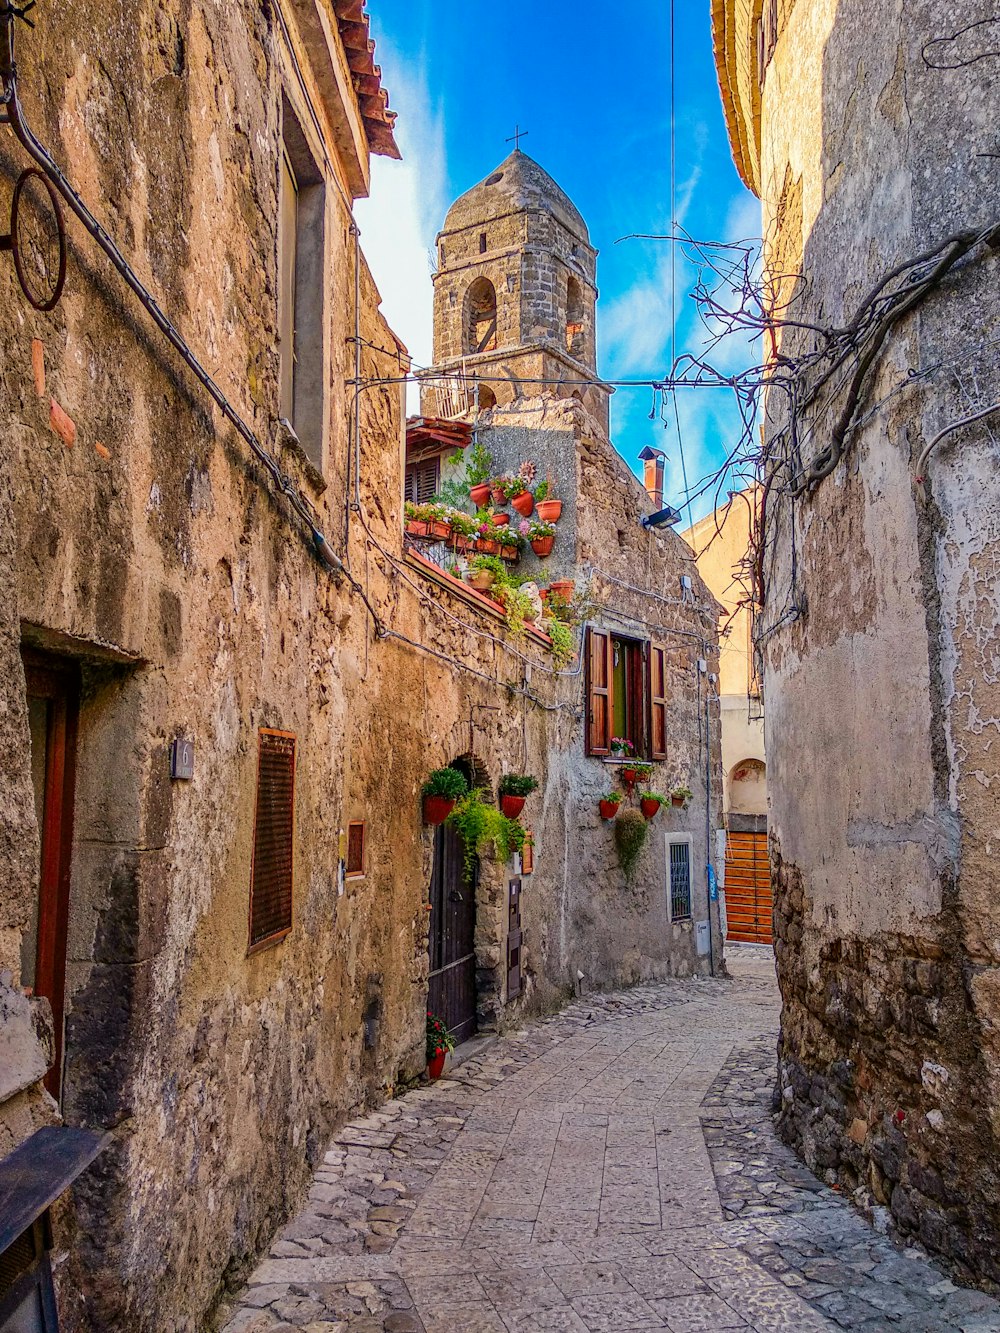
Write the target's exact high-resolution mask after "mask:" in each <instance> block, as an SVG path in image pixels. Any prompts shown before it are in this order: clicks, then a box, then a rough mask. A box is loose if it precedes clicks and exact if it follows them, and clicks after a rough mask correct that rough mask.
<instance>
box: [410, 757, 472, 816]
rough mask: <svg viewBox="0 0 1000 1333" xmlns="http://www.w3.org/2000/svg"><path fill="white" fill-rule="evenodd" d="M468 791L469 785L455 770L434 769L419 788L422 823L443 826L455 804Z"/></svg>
mask: <svg viewBox="0 0 1000 1333" xmlns="http://www.w3.org/2000/svg"><path fill="white" fill-rule="evenodd" d="M468 790H469V784H468V782H466V780H465V776H464V775H463V774H462V773H460V772H459V771H458V769H457V768H436V769H434V771H433V772H432V773H429V774H428V775H427V781H426V782H425V783H424V785H423V786H422V787H421V788H420V794H421V796H422V797H423V798H424V823H425V824H443V823H444V821H445V820H446V819H447V818H448V816H449V815H450V814H451V812H452V810H454V808H455V802H456V801H457V800H458V799H459V798H460V797H462V796H464V795H465V794H466V792H467V791H468Z"/></svg>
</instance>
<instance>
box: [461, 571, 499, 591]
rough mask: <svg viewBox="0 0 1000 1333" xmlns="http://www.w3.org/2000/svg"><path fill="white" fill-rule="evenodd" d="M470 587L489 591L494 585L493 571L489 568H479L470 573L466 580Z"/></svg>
mask: <svg viewBox="0 0 1000 1333" xmlns="http://www.w3.org/2000/svg"><path fill="white" fill-rule="evenodd" d="M466 582H467V583H468V585H469V587H470V588H475V590H476V592H489V590H490V589H491V588H492V587H493V573H492V571H491V570H489V569H477V570H476V571H475V573H474V574H470V575H469V577H468V579H467V580H466Z"/></svg>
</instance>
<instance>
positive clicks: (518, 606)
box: [493, 582, 535, 639]
mask: <svg viewBox="0 0 1000 1333" xmlns="http://www.w3.org/2000/svg"><path fill="white" fill-rule="evenodd" d="M493 592H494V595H495V596H496V599H497V601H498V602H499V603H500V604H501V606H502V607H503V610H504V620H505V621H506V623H507V633H508V634H509V635H510V637H511V638H512V639H520V638H522V637H523V635H524V630H525V626H526V625H527V623H528V617H529V616H530V615H531V614H532V612H533V611H534V609H535V603H534V602H533V601H532V599H531V598H530V597H529V596H528V594H527V593H526V592H521V590H520V588H515V587H514V585H513V584H512V583H510V582H507V583H504V584H501V585H500V586H499V587H497V585H496V584H494V585H493Z"/></svg>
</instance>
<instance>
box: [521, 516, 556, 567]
mask: <svg viewBox="0 0 1000 1333" xmlns="http://www.w3.org/2000/svg"><path fill="white" fill-rule="evenodd" d="M524 535H525V536H526V537H527V539H528V541H529V543H530V544H531V549H532V550H533V551H534V553H535V555H537V556H538V558H539V560H544V559H545V558H546V557H547V556H550V555H551V554H552V546H553V543H554V542H555V539H556V528H555V524H554V523H543V522H541V520H540V519H537V518H536V519H535V520H534V521H533V522H531V523H529V524H528V531H527V532H526V533H525V534H524Z"/></svg>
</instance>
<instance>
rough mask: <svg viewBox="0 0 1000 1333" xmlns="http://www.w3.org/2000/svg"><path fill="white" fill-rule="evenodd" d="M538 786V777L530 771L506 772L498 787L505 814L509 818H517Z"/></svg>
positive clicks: (501, 805)
mask: <svg viewBox="0 0 1000 1333" xmlns="http://www.w3.org/2000/svg"><path fill="white" fill-rule="evenodd" d="M537 788H538V779H537V778H533V777H532V776H531V774H530V773H505V774H504V776H503V777H502V778H501V779H500V786H499V788H498V789H497V794H498V795H499V797H500V809H501V811H502V812H503V814H505V815H506V816H507V818H508V819H516V818H517V817H518V815H519V814H520V813H521V811H522V810H523V809H524V803H525V801H526V800H527V799H528V797H529V796H530V795H531V793H532V792H533V791H536V790H537Z"/></svg>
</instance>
